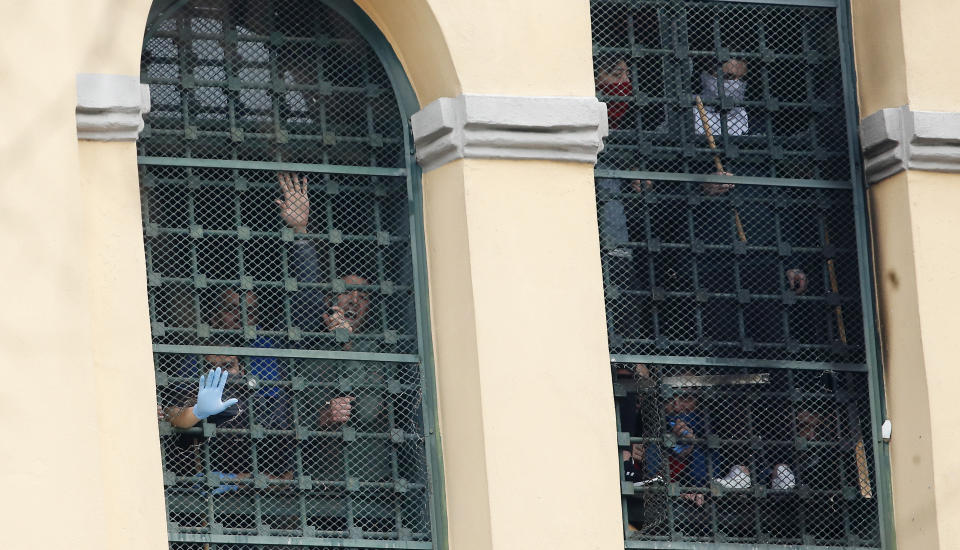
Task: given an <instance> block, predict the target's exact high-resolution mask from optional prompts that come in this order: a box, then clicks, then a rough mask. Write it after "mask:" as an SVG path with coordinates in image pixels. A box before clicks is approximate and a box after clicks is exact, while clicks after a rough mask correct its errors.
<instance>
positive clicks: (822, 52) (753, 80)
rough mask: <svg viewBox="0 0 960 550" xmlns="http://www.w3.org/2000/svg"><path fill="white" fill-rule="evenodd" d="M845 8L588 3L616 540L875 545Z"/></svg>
mask: <svg viewBox="0 0 960 550" xmlns="http://www.w3.org/2000/svg"><path fill="white" fill-rule="evenodd" d="M846 10H847V7H846V3H845V2H840V1H836V2H835V1H833V0H814V1H802V2H801V1H793V0H783V1H781V2H777V1H766V0H764V1H762V2H761V1H753V0H751V1H715V2H705V1H702V0H627V1H624V0H592V2H591V11H592V23H593V51H594V66H595V79H596V88H597V96H598V98H599V99H600V100H601V101H604V102H606V103H607V107H608V117H609V123H610V124H609V125H610V136H609V139H608V140H607V141H606V144H605V145H606V147H605V149H604V151H603V153H602V154H601V156H600V158H599V161H598V164H597V169H596V187H597V199H598V218H599V222H600V235H601V249H602V254H603V267H604V283H605V289H606V302H607V319H608V333H609V342H610V353H611V361H612V362H611V365H612V372H613V377H614V387H615V392H616V395H617V404H618V417H619V423H620V424H619V425H620V427H619V430H620V438H619V441H620V444H621V447H620V452H621V458H622V465H623V467H622V470H621V473H622V478H621V481H622V484H621V486H622V487H623V506H624V527H625V528H624V533H625V535H626V539H627V547H628V548H659V547H660V546H658V545H660V544H663V543H664V542H663V541H670V543H671V544H676V545H677V546H670V547H671V548H673V547H676V548H694V547H697V548H699V547H700V544H703V547H705V548H710V547H715V546H713V545H716V544H723V545H724V546H723V547H724V548H728V547H730V548H732V547H733V546H728V545H732V544H744V545H749V547H751V548H753V547H756V546H754V545H767V544H770V545H773V546H770V548H775V547H778V546H775V545H785V546H790V547H799V546H801V545H802V546H803V547H804V548H817V547H841V546H842V547H870V548H874V547H880V546H881V543H882V529H881V527H882V525H883V524H882V522H881V521H880V520H881V518H883V517H884V511H885V510H887V509H888V508H887V507H888V505H889V503H888V502H887V501H886V500H885V498H886V492H885V491H883V490H878V486H877V481H878V476H877V475H876V471H877V469H876V467H875V465H876V464H878V460H879V459H876V460H875V449H876V447H875V444H874V443H873V442H874V441H876V440H877V438H876V433H875V431H874V426H875V425H876V422H875V420H876V419H877V417H878V416H877V415H878V414H879V412H878V411H879V410H880V406H881V404H880V399H879V395H880V394H879V383H880V382H879V375H878V371H877V369H878V365H877V359H876V353H875V351H876V349H875V343H874V334H875V328H874V326H873V323H872V314H873V304H872V302H871V299H872V296H871V293H870V291H869V289H870V284H871V283H870V277H869V269H868V268H867V266H868V264H869V258H868V250H867V244H866V243H867V235H866V222H865V220H866V212H865V207H864V201H863V197H864V187H863V181H862V178H861V175H860V171H859V170H860V168H859V164H858V160H857V158H856V154H855V152H856V151H857V149H858V146H857V142H856V139H857V137H856V130H857V126H856V120H857V118H856V102H855V94H854V90H853V88H852V87H853V82H854V79H853V78H852V70H853V69H852V62H851V56H850V43H849V40H850V29H849V19H848V15H847V13H846ZM764 547H766V546H764Z"/></svg>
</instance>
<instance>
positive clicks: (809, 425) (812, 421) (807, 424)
mask: <svg viewBox="0 0 960 550" xmlns="http://www.w3.org/2000/svg"><path fill="white" fill-rule="evenodd" d="M822 423H823V418H822V417H821V416H820V415H819V414H817V413H815V412H813V411H811V410H807V409H802V410H800V411H799V412H797V435H798V436H799V437H802V438H804V439H806V440H807V441H811V440H814V439H816V438H817V430H818V429H819V428H820V424H822Z"/></svg>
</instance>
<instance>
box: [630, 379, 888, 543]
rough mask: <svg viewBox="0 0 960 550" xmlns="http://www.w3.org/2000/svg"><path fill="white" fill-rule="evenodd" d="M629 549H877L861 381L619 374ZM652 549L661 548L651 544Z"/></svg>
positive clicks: (864, 393) (863, 383)
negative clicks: (686, 545)
mask: <svg viewBox="0 0 960 550" xmlns="http://www.w3.org/2000/svg"><path fill="white" fill-rule="evenodd" d="M614 375H615V376H616V380H617V382H616V388H617V391H618V393H619V394H620V395H619V398H618V404H619V408H620V410H619V414H620V419H621V426H622V427H623V428H624V429H625V430H626V432H627V433H632V434H635V435H631V436H630V437H629V438H628V439H629V441H624V442H623V443H625V444H628V446H627V448H626V449H625V451H626V452H625V456H624V458H625V460H624V462H623V476H624V478H623V479H624V481H623V492H624V493H625V495H626V496H625V501H626V504H627V506H626V514H627V520H628V525H630V528H629V531H628V545H629V542H631V541H632V540H637V539H643V540H650V541H658V540H660V541H667V540H672V541H689V542H723V543H745V544H750V545H754V544H781V545H809V546H814V547H815V546H829V547H844V548H849V547H863V546H866V547H872V546H875V545H876V544H877V541H878V537H879V535H878V533H877V522H876V520H875V516H876V514H877V509H876V498H875V493H876V489H875V487H874V484H873V481H872V480H873V456H872V450H871V446H870V445H869V434H870V409H869V400H868V398H867V387H866V384H867V380H866V374H865V373H862V372H843V371H835V370H831V371H821V370H792V369H747V368H732V369H731V368H717V367H700V366H689V365H666V364H662V365H653V364H649V365H644V364H636V365H633V364H631V365H621V368H615V369H614ZM654 547H655V546H654Z"/></svg>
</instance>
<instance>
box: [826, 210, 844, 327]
mask: <svg viewBox="0 0 960 550" xmlns="http://www.w3.org/2000/svg"><path fill="white" fill-rule="evenodd" d="M823 241H824V243H826V245H827V246H830V232H829V231H828V230H827V228H826V227H824V228H823ZM827 274H828V275H829V276H830V290H831V291H833V293H834V294H840V285H839V284H837V269H836V267H835V265H834V261H833V258H830V259H829V260H827ZM833 312H834V315H835V316H836V318H837V334H839V335H840V341H841V342H843V344H844V345H846V344H847V329H846V327H845V326H844V324H843V306H841V305H840V304H837V305H836V306H835V307H834V308H833Z"/></svg>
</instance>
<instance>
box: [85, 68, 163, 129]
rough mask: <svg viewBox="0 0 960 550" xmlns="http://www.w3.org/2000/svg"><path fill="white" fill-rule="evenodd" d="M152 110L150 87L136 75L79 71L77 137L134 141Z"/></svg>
mask: <svg viewBox="0 0 960 550" xmlns="http://www.w3.org/2000/svg"><path fill="white" fill-rule="evenodd" d="M148 112H150V89H149V88H148V87H147V86H146V85H145V84H140V79H139V78H138V77H136V76H129V75H119V74H90V73H83V74H78V75H77V138H79V139H90V140H97V141H135V140H136V139H137V136H138V135H139V134H140V131H141V130H143V115H144V114H145V113H148Z"/></svg>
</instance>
